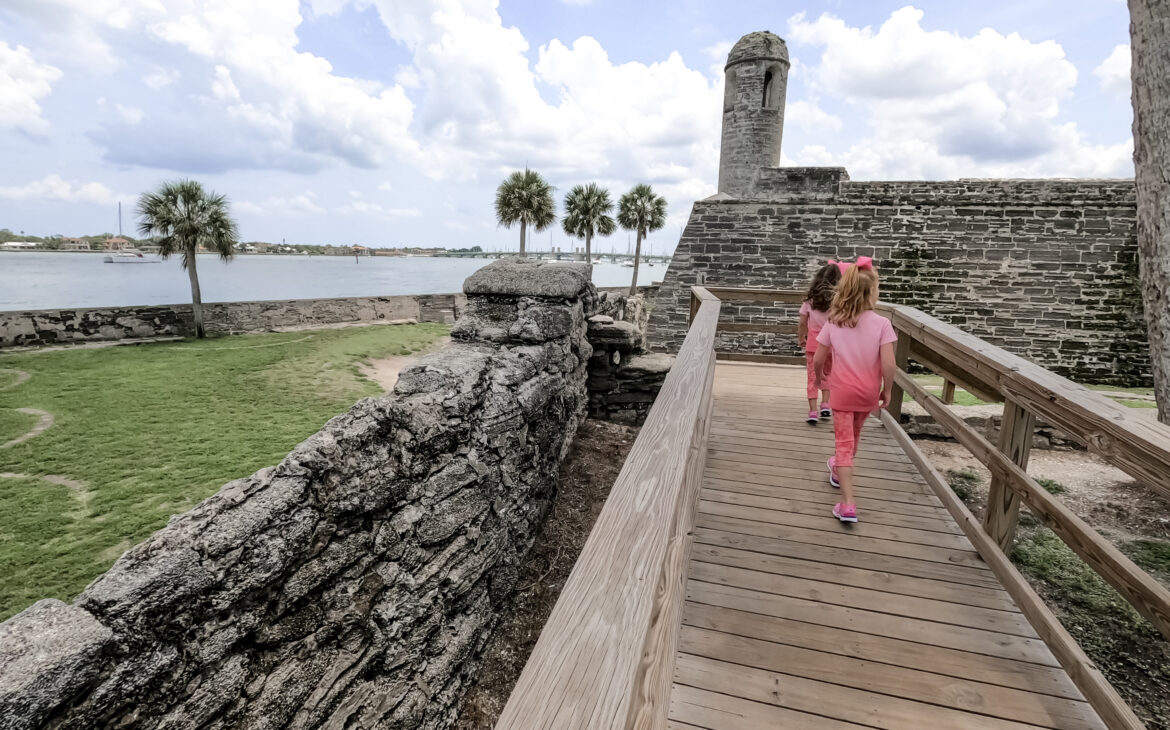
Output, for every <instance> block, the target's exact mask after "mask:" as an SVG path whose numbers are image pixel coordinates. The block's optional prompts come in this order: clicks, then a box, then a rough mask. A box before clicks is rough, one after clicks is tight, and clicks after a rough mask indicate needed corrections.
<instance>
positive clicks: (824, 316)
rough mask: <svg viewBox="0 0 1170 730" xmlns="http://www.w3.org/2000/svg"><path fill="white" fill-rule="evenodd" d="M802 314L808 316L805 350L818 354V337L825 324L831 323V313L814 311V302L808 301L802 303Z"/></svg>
mask: <svg viewBox="0 0 1170 730" xmlns="http://www.w3.org/2000/svg"><path fill="white" fill-rule="evenodd" d="M800 313H801V314H807V315H808V338H807V340H806V341H805V343H804V350H805V352H816V351H817V335H819V334H820V333H821V330H822V329H824V327H825V322H828V321H829V313H828V312H822V311H820V310H819V309H813V305H812V302H810V301H809V300H807V299H805V300H804V301H803V302H801V304H800Z"/></svg>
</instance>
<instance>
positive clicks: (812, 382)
mask: <svg viewBox="0 0 1170 730" xmlns="http://www.w3.org/2000/svg"><path fill="white" fill-rule="evenodd" d="M816 356H817V354H816V353H815V352H805V353H804V363H805V368H806V369H807V370H808V388H807V391H808V398H809V400H816V399H817V392H818V391H817V371H816V368H814V367H813V358H814V357H816ZM832 370H833V353H831V352H830V353H829V356H828V357H827V358H825V378H826V379H828V377H829V373H830V372H831V371H832ZM825 385H828V383H825ZM825 390H828V388H826V389H825Z"/></svg>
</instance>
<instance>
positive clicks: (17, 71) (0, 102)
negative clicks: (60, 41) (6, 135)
mask: <svg viewBox="0 0 1170 730" xmlns="http://www.w3.org/2000/svg"><path fill="white" fill-rule="evenodd" d="M60 78H61V70H60V69H57V68H54V67H52V66H48V65H45V64H42V63H38V62H37V61H36V60H35V59H34V58H33V57H32V53H30V52H29V50H28V49H27V48H25V47H24V46H16V47H15V48H13V47H12V46H9V45H8V44H7V43H5V42H4V41H0V130H4V129H10V130H16V131H20V132H26V133H28V134H38V135H39V134H45V133H46V132H48V130H49V123H48V122H47V121H45V119H44V117H42V116H41V105H40V100H41V99H43V98H44V97H46V96H48V95H49V93H50V92H52V90H53V82H55V81H57V80H58V79H60Z"/></svg>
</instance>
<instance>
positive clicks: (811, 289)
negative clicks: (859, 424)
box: [796, 261, 842, 426]
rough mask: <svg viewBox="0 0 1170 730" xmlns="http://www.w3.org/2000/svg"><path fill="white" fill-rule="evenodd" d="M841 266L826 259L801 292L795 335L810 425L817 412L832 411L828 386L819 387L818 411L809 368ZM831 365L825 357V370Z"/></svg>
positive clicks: (826, 413)
mask: <svg viewBox="0 0 1170 730" xmlns="http://www.w3.org/2000/svg"><path fill="white" fill-rule="evenodd" d="M841 268H842V267H839V266H838V264H837V262H836V261H830V262H829V263H827V264H825V265H824V266H822V267H821V268H820V269H819V270H818V271H817V273H816V274H815V275H814V276H813V279H812V282H811V283H810V284H809V285H808V292H807V293H806V294H805V295H804V301H803V302H802V303H801V305H800V326H799V327H797V330H796V336H797V338H798V339H799V340H800V343H801V344H802V345H804V360H805V368H806V369H807V371H808V386H807V388H806V390H807V391H808V392H807V395H808V421H807V423H808V424H809V425H810V426H815V425H817V420H818V416H819V417H820V418H826V419H827V418H829V417H830V416H831V415H832V411H830V410H829V391H828V390H824V391H821V408H820V412H819V413H818V411H817V391H818V388H817V379H816V372H815V370H814V369H813V356H814V355H816V353H817V335H819V334H820V333H821V329H822V328H823V327H824V326H825V322H827V321H828V319H829V304H830V303H831V302H832V301H833V290H834V289H835V288H836V286H837V282H838V281H841ZM832 367H833V361H832V358H829V359H828V360H825V365H824V370H825V373H826V374H828V372H829V371H830V370H831V369H832Z"/></svg>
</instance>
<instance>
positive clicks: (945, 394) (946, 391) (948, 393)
mask: <svg viewBox="0 0 1170 730" xmlns="http://www.w3.org/2000/svg"><path fill="white" fill-rule="evenodd" d="M942 402H943V403H946V404H947V405H948V406H949V405H951V404H953V403H954V402H955V384H954V383H953V382H951V381H950V380H947V379H946V378H943V391H942Z"/></svg>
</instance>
